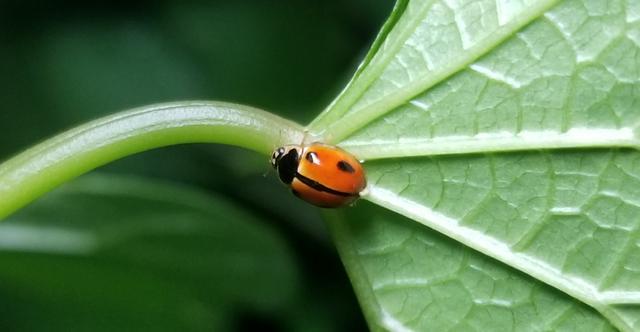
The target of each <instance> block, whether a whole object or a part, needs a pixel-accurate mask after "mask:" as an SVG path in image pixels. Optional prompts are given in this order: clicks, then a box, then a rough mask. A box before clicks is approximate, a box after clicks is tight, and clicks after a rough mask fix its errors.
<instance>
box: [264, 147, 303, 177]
mask: <svg viewBox="0 0 640 332" xmlns="http://www.w3.org/2000/svg"><path fill="white" fill-rule="evenodd" d="M300 151H301V148H300V147H299V146H295V145H286V146H282V147H279V148H277V149H275V150H274V151H273V154H271V166H272V167H273V168H275V169H276V170H278V176H279V177H280V180H282V182H284V183H286V184H290V183H291V181H293V178H294V177H295V175H296V171H297V170H298V163H299V162H300Z"/></svg>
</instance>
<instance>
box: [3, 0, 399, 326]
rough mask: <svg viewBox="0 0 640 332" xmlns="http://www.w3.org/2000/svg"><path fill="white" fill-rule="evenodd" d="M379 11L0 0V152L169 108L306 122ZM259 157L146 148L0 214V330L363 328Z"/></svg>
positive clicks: (301, 214)
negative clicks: (251, 111) (229, 110)
mask: <svg viewBox="0 0 640 332" xmlns="http://www.w3.org/2000/svg"><path fill="white" fill-rule="evenodd" d="M392 5H393V3H392V1H390V0H389V1H365V0H349V1H343V0H331V1H307V0H283V1H258V0H254V1H237V2H234V1H177V0H176V1H170V0H167V1H134V2H120V1H96V2H85V1H35V0H24V1H18V0H15V1H6V0H5V1H0V42H1V44H0V45H2V46H1V48H0V132H1V136H0V138H1V139H0V159H1V160H4V159H7V158H9V157H10V156H11V155H13V154H15V153H18V152H19V151H21V150H23V149H25V148H27V147H29V146H30V145H33V144H34V143H37V142H38V141H41V140H43V139H45V138H47V137H49V136H51V135H54V134H55V133H58V132H60V131H62V130H64V129H67V128H70V127H73V126H75V125H78V124H80V123H83V122H85V121H88V120H91V119H94V118H97V117H100V116H102V115H106V114H110V113H113V112H116V111H120V110H124V109H127V108H131V107H135V106H141V105H145V104H150V103H157V102H165V101H175V100H184V99H207V100H223V101H230V102H237V103H242V104H248V105H252V106H256V107H259V108H263V109H266V110H268V111H271V112H275V113H278V114H281V115H283V116H285V117H288V118H290V119H293V120H296V121H298V122H300V123H302V124H304V123H306V122H308V121H309V120H311V119H312V118H313V117H314V116H315V115H316V114H318V113H319V112H320V110H321V109H322V108H323V107H324V106H325V105H326V104H327V103H328V102H329V101H330V100H331V99H332V98H333V96H335V95H336V94H337V93H338V92H339V90H340V89H341V88H342V87H343V86H344V84H345V83H346V81H347V80H348V78H349V77H350V75H351V74H352V72H353V71H354V69H355V67H356V66H357V64H358V62H359V60H360V59H361V58H362V56H363V55H364V53H365V52H366V49H367V47H368V45H369V44H370V42H371V41H372V39H373V38H374V36H375V34H376V32H377V30H378V29H379V27H380V26H381V24H382V22H383V21H384V19H385V17H386V15H388V13H389V12H390V9H391V6H392ZM265 158H266V157H265V156H260V155H257V154H254V153H250V152H247V151H243V150H240V149H237V148H231V147H224V146H215V145H185V146H175V147H169V148H164V149H159V150H155V151H150V152H146V153H143V154H139V155H136V156H132V157H128V158H125V159H123V160H121V161H118V162H115V163H113V164H110V165H108V166H105V167H103V168H101V169H99V170H97V171H95V172H93V173H91V174H89V175H86V176H82V177H81V178H79V179H78V180H76V181H74V182H72V183H70V184H67V185H65V186H63V187H61V188H60V189H58V190H56V191H54V192H52V193H50V194H48V195H46V196H45V197H43V198H42V199H40V200H38V201H37V202H36V203H34V204H32V205H30V206H29V207H27V208H25V209H23V210H21V211H20V212H19V213H17V214H15V215H13V216H11V217H10V218H9V219H8V220H7V221H5V222H3V223H0V330H1V331H125V330H136V331H140V330H154V331H176V330H181V331H183V330H184V331H212V330H215V331H221V330H222V331H226V330H230V331H253V330H263V331H268V330H276V331H356V330H364V329H366V325H365V323H364V321H363V318H362V315H361V313H360V310H359V308H358V306H357V303H356V300H355V297H354V295H353V292H352V290H351V286H350V284H349V282H348V280H347V277H346V274H345V272H344V270H343V268H342V265H341V263H340V261H339V258H338V256H337V254H336V252H335V249H334V247H333V245H332V243H331V239H330V236H329V235H328V233H327V231H326V230H325V228H324V225H323V223H322V221H321V220H320V218H319V211H318V210H317V209H315V208H313V207H311V206H308V205H306V204H305V203H302V202H300V201H297V200H296V199H295V198H293V197H292V196H291V195H290V194H289V193H288V191H287V190H286V189H285V188H284V187H283V186H281V185H280V184H279V183H278V182H277V180H276V179H275V177H274V176H273V174H269V171H270V170H269V166H268V163H267V161H266V159H265ZM0 199H1V198H0Z"/></svg>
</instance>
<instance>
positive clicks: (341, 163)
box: [338, 160, 356, 173]
mask: <svg viewBox="0 0 640 332" xmlns="http://www.w3.org/2000/svg"><path fill="white" fill-rule="evenodd" d="M338 169H339V170H341V171H343V172H347V173H355V171H356V170H355V169H353V166H351V164H349V163H348V162H346V161H344V160H340V161H339V162H338Z"/></svg>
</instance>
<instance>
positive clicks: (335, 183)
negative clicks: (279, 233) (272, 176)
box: [271, 143, 367, 208]
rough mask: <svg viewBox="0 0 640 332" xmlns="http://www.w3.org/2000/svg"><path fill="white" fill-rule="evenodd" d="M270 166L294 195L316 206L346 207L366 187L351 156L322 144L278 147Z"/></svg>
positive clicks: (358, 167)
mask: <svg viewBox="0 0 640 332" xmlns="http://www.w3.org/2000/svg"><path fill="white" fill-rule="evenodd" d="M271 166H273V168H274V169H276V171H277V172H278V176H279V177H280V180H281V181H282V182H284V183H285V184H287V185H289V186H290V187H291V192H292V193H293V194H294V195H295V196H297V197H299V198H301V199H303V200H305V201H307V202H309V203H311V204H313V205H316V206H319V207H325V208H334V207H340V206H344V205H346V204H349V203H351V202H353V201H355V200H356V199H358V197H360V192H361V191H362V190H363V189H364V188H365V186H366V185H367V182H366V180H365V176H364V169H363V168H362V165H361V164H360V162H359V161H358V160H357V159H356V158H355V157H354V156H352V155H351V154H349V153H348V152H346V151H344V150H342V149H340V148H338V147H335V146H332V145H326V144H322V143H312V144H310V145H306V146H305V145H302V146H301V145H285V146H282V147H279V148H277V149H275V151H273V154H272V155H271Z"/></svg>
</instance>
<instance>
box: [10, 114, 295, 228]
mask: <svg viewBox="0 0 640 332" xmlns="http://www.w3.org/2000/svg"><path fill="white" fill-rule="evenodd" d="M302 130H303V129H302V127H300V126H299V125H297V124H295V123H293V122H291V121H288V120H285V119H282V118H279V117H277V116H275V115H273V114H270V113H267V112H264V111H261V110H258V109H254V108H250V107H246V106H240V105H234V104H228V103H220V102H203V101H191V102H177V103H167V104H159V105H150V106H145V107H141V108H137V109H133V110H130V111H126V112H122V113H118V114H114V115H111V116H107V117H104V118H102V119H98V120H96V121H93V122H90V123H87V124H85V125H83V126H80V127H77V128H75V129H72V130H69V131H67V132H64V133H62V134H60V135H58V136H56V137H53V138H51V139H49V140H47V141H44V142H42V143H40V144H38V145H36V146H34V147H32V148H31V149H29V150H26V151H25V152H23V153H21V154H19V155H17V156H15V157H13V158H12V159H10V160H8V161H6V162H5V163H3V164H0V220H1V219H4V218H5V217H6V216H8V215H9V214H11V213H13V212H14V211H16V210H18V209H19V208H21V207H23V206H24V205H26V204H28V203H29V202H31V201H33V200H35V199H36V198H37V197H39V196H41V195H42V194H44V193H46V192H48V191H50V190H51V189H53V188H55V187H56V186H58V185H60V184H62V183H64V182H66V181H68V180H70V179H73V178H75V177H76V176H78V175H81V174H83V173H85V172H88V171H90V170H92V169H94V168H96V167H98V166H101V165H104V164H106V163H109V162H111V161H114V160H117V159H120V158H122V157H125V156H128V155H131V154H134V153H138V152H142V151H146V150H150V149H153V148H158V147H162V146H168V145H175V144H182V143H222V144H230V145H235V146H239V147H244V148H247V149H250V150H254V151H257V152H260V153H264V154H269V153H270V152H271V151H272V150H273V148H275V147H276V146H279V145H282V144H290V143H299V142H302V140H303V135H304V134H303V131H302Z"/></svg>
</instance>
